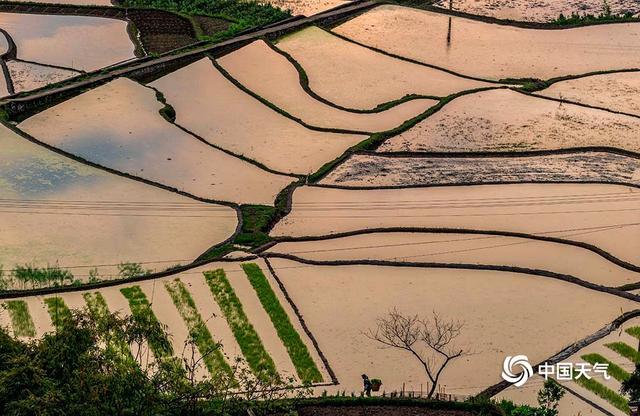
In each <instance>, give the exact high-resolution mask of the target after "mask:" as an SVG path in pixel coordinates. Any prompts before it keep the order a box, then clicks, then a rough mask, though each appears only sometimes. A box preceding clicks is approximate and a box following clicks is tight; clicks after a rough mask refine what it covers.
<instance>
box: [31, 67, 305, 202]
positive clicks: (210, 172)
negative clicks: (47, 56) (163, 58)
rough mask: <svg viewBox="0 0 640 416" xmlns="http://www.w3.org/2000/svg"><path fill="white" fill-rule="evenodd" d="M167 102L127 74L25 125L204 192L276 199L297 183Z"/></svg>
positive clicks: (89, 153)
mask: <svg viewBox="0 0 640 416" xmlns="http://www.w3.org/2000/svg"><path fill="white" fill-rule="evenodd" d="M162 108H163V105H162V104H161V103H160V102H159V101H158V100H157V99H156V94H155V92H154V91H153V90H151V89H149V88H146V87H144V86H142V85H139V84H137V83H135V82H133V81H130V80H128V79H124V78H121V79H117V80H115V81H112V82H110V83H109V84H106V85H104V86H101V87H98V88H96V89H94V90H91V91H89V92H87V93H84V94H82V95H79V96H77V97H75V98H73V99H71V100H69V101H65V102H64V103H62V104H59V105H57V106H54V107H51V108H50V109H48V110H46V111H44V112H42V113H39V114H37V115H35V116H33V117H31V118H29V119H27V120H26V121H24V122H22V123H20V125H19V127H20V128H21V129H22V130H24V131H26V132H27V133H29V134H30V135H32V136H34V137H36V138H37V139H38V140H41V141H43V142H46V143H47V144H50V145H52V146H57V147H59V148H61V149H63V150H65V151H67V152H69V153H72V154H74V155H75V156H78V157H81V158H84V159H87V160H89V161H91V162H93V163H97V164H99V165H102V166H105V167H108V168H111V169H115V170H118V171H120V172H124V173H127V174H129V175H133V176H137V177H141V178H144V179H148V180H151V181H154V182H157V183H160V184H162V185H166V186H168V187H172V188H177V189H178V190H180V191H184V192H187V193H190V194H192V195H196V196H198V197H200V198H207V199H212V200H222V201H233V202H240V203H248V202H252V203H261V204H272V203H273V201H274V199H275V196H276V194H277V193H278V192H279V191H280V189H282V188H284V187H285V186H287V185H288V184H289V183H291V182H292V181H293V178H290V177H286V176H282V175H275V174H271V173H268V172H265V171H264V170H262V169H260V168H258V167H256V166H253V165H251V164H248V163H246V162H244V161H243V160H241V159H239V158H237V157H234V156H231V155H228V154H226V153H224V152H222V151H220V150H218V149H215V148H213V147H212V146H210V145H208V144H206V143H203V142H201V141H200V140H198V139H197V138H196V137H194V136H192V135H190V134H188V133H186V132H184V131H182V130H180V129H179V128H178V127H176V126H174V125H172V124H170V123H168V122H167V121H166V120H164V119H163V118H162V116H161V115H160V114H159V112H158V111H159V110H160V109H162ZM178 111H179V108H178ZM53 120H55V122H53ZM52 123H54V124H53V125H54V126H55V127H54V128H52V127H51V126H52Z"/></svg>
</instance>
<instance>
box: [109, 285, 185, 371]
mask: <svg viewBox="0 0 640 416" xmlns="http://www.w3.org/2000/svg"><path fill="white" fill-rule="evenodd" d="M120 292H121V293H122V294H123V295H124V297H125V298H127V300H128V301H129V307H130V308H131V313H132V314H133V317H134V318H135V319H138V320H139V321H141V322H144V323H146V325H148V326H149V327H150V328H151V329H152V331H150V332H151V333H152V334H155V335H154V336H152V337H148V338H147V342H148V343H149V348H151V351H153V355H155V356H156V358H158V359H162V358H170V357H172V356H173V346H172V345H171V342H170V341H169V339H168V338H167V336H166V332H165V331H164V328H163V326H162V324H160V321H158V318H156V315H155V314H154V313H153V310H151V304H150V303H149V301H148V300H147V297H146V295H145V294H144V292H143V291H142V289H140V286H131V287H125V288H122V289H120Z"/></svg>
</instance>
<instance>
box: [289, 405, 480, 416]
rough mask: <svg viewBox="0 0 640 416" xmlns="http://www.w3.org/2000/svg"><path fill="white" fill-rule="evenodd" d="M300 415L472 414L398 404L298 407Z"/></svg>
mask: <svg viewBox="0 0 640 416" xmlns="http://www.w3.org/2000/svg"><path fill="white" fill-rule="evenodd" d="M298 414H299V415H300V416H418V415H420V416H422V415H424V416H471V415H472V413H470V412H463V411H460V410H432V409H425V408H422V407H412V406H407V407H404V406H403V407H398V406H357V407H347V406H306V407H303V408H301V409H298Z"/></svg>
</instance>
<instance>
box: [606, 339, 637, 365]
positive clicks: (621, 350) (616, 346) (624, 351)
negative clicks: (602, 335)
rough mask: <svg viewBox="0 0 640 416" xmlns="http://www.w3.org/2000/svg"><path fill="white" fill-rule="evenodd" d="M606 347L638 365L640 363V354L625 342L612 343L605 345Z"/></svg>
mask: <svg viewBox="0 0 640 416" xmlns="http://www.w3.org/2000/svg"><path fill="white" fill-rule="evenodd" d="M604 346H605V347H607V348H609V349H610V350H613V351H615V352H617V353H618V354H620V355H622V356H623V357H624V358H626V359H628V360H630V361H632V362H634V363H636V364H639V363H640V353H639V352H638V351H636V350H635V349H634V348H632V347H630V346H629V345H627V344H625V343H624V342H612V343H610V344H604Z"/></svg>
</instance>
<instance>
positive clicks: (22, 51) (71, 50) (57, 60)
mask: <svg viewBox="0 0 640 416" xmlns="http://www.w3.org/2000/svg"><path fill="white" fill-rule="evenodd" d="M127 24H128V23H127V22H126V21H124V20H116V19H105V18H99V17H85V16H59V15H36V14H22V13H0V27H2V28H3V29H5V30H6V31H7V32H8V33H9V34H10V35H11V37H12V38H13V40H14V42H15V43H16V47H17V57H18V58H20V59H23V60H26V61H31V62H35V63H38V64H48V65H56V66H60V67H63V68H69V69H75V70H82V71H92V70H95V69H99V68H102V67H105V66H108V65H112V64H115V63H118V62H121V61H126V60H128V59H131V58H133V57H134V49H135V48H134V44H133V42H132V41H131V39H130V38H129V34H128V33H127Z"/></svg>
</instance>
